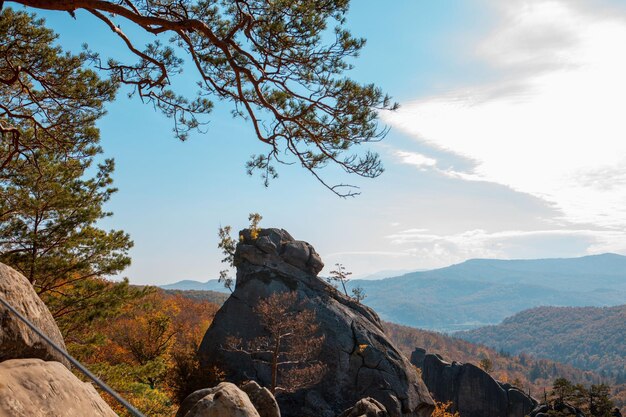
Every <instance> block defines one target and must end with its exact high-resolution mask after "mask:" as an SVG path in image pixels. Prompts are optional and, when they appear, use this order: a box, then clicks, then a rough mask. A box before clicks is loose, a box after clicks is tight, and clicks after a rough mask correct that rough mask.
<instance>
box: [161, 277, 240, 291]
mask: <svg viewBox="0 0 626 417" xmlns="http://www.w3.org/2000/svg"><path fill="white" fill-rule="evenodd" d="M159 287H160V288H163V289H164V290H183V291H192V290H193V291H216V292H223V293H228V292H229V291H228V289H226V288H225V287H224V284H222V283H221V282H218V281H217V280H216V279H210V280H208V281H207V282H200V281H194V280H191V279H186V280H183V281H178V282H174V283H173V284H166V285H159Z"/></svg>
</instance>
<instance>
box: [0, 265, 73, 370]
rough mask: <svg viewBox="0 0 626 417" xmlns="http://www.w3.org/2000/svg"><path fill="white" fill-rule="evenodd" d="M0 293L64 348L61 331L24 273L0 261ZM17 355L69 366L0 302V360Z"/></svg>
mask: <svg viewBox="0 0 626 417" xmlns="http://www.w3.org/2000/svg"><path fill="white" fill-rule="evenodd" d="M0 296H2V298H4V299H5V300H6V301H8V303H9V304H10V305H12V306H13V307H14V308H15V309H16V310H17V311H18V312H20V313H21V314H22V315H23V316H25V317H26V318H27V319H28V320H30V321H31V322H32V323H33V324H34V325H35V326H37V327H38V328H39V329H40V330H41V331H42V332H43V333H44V334H45V335H46V336H48V337H49V338H50V339H52V341H53V342H55V343H56V344H57V345H58V346H60V347H61V348H63V349H65V343H64V342H63V336H61V331H60V330H59V328H58V327H57V325H56V323H55V321H54V319H53V318H52V314H50V311H49V310H48V308H47V307H46V305H45V304H44V303H43V301H41V299H40V298H39V296H38V295H37V293H36V292H35V290H34V289H33V286H32V285H31V284H30V283H29V282H28V280H27V279H26V277H24V275H22V274H20V273H19V272H17V271H16V270H14V269H13V268H10V267H8V266H6V265H4V264H0ZM21 358H39V359H43V360H54V361H58V362H61V363H62V364H64V365H65V366H67V367H68V368H69V367H70V363H69V362H68V361H67V360H66V359H65V358H64V357H63V356H62V355H61V354H59V353H58V352H57V351H56V350H54V349H53V348H52V347H50V346H49V345H48V344H47V343H46V342H45V341H44V340H43V339H41V338H40V337H39V336H37V334H35V333H34V332H33V331H32V330H30V328H28V326H26V325H25V324H24V323H22V322H21V321H20V320H19V319H18V318H17V317H16V316H15V315H14V314H12V313H11V312H10V311H9V310H8V309H6V308H5V307H4V306H3V305H0V361H5V360H7V359H21Z"/></svg>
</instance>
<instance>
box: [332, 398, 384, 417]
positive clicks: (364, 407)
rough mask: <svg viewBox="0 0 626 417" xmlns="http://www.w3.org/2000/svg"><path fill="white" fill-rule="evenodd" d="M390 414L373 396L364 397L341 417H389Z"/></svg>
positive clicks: (340, 416)
mask: <svg viewBox="0 0 626 417" xmlns="http://www.w3.org/2000/svg"><path fill="white" fill-rule="evenodd" d="M388 416H389V414H388V413H387V410H386V409H385V406H383V405H382V404H381V403H379V402H378V401H376V400H375V399H373V398H369V397H368V398H363V399H362V400H359V401H357V403H356V404H355V405H354V407H352V408H349V409H347V410H346V411H344V412H343V413H341V414H340V415H339V417H388Z"/></svg>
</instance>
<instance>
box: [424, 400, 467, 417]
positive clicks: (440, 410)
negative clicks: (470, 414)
mask: <svg viewBox="0 0 626 417" xmlns="http://www.w3.org/2000/svg"><path fill="white" fill-rule="evenodd" d="M451 406H452V402H450V401H448V402H447V403H442V402H439V401H435V411H433V413H432V414H431V415H430V417H461V415H460V414H459V413H458V411H455V412H454V413H451V412H450V411H448V410H449V409H450V407H451Z"/></svg>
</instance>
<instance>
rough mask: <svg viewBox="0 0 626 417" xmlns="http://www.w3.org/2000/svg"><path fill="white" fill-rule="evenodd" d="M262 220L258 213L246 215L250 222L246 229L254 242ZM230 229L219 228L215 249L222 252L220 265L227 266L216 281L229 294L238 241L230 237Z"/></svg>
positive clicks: (231, 290) (232, 286) (233, 285)
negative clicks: (227, 290)
mask: <svg viewBox="0 0 626 417" xmlns="http://www.w3.org/2000/svg"><path fill="white" fill-rule="evenodd" d="M261 220H263V216H261V215H260V214H259V213H250V214H249V215H248V221H249V222H250V226H248V229H249V230H250V238H251V239H252V240H255V239H256V238H257V237H258V236H259V232H260V231H261V228H260V227H259V223H260V222H261ZM231 231H232V227H231V226H223V227H222V226H220V228H219V230H218V231H217V237H218V239H219V240H218V242H217V247H218V248H219V249H220V250H221V251H222V254H223V255H224V258H223V259H222V263H224V264H226V265H227V266H228V268H227V269H223V270H221V271H220V274H219V279H218V281H219V282H221V283H222V284H224V287H226V288H228V289H229V290H230V292H233V291H234V289H235V280H234V279H233V277H232V275H231V270H232V268H234V267H235V249H237V242H238V240H236V239H234V238H233V237H232V236H231Z"/></svg>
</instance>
